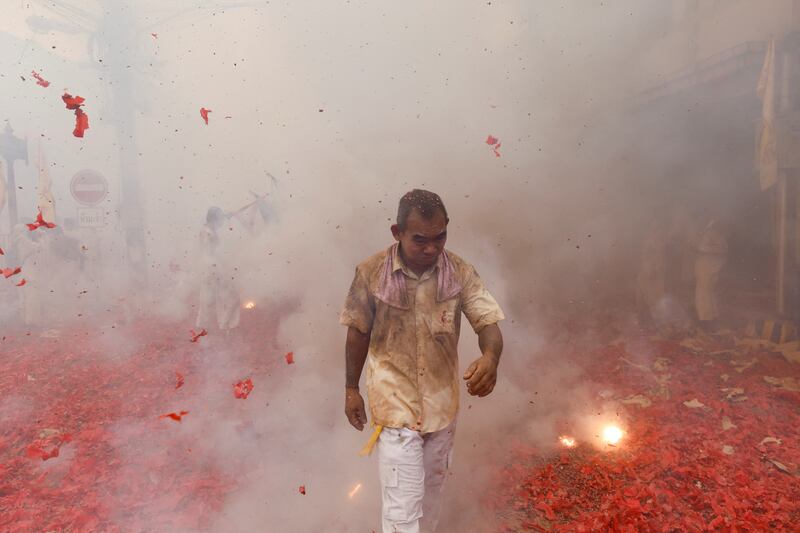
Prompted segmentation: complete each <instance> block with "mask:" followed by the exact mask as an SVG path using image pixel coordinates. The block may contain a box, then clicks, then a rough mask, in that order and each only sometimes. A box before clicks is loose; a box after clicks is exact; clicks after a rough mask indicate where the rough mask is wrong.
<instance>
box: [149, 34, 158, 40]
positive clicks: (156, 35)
mask: <svg viewBox="0 0 800 533" xmlns="http://www.w3.org/2000/svg"><path fill="white" fill-rule="evenodd" d="M150 35H151V36H152V37H153V39H158V34H157V33H151V34H150Z"/></svg>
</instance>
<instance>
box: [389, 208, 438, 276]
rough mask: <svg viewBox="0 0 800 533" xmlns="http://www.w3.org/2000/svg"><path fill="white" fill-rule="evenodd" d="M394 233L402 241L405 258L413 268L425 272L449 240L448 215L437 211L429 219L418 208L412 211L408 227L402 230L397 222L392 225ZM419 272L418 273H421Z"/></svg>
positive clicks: (401, 245)
mask: <svg viewBox="0 0 800 533" xmlns="http://www.w3.org/2000/svg"><path fill="white" fill-rule="evenodd" d="M392 235H394V238H395V240H396V241H398V242H399V243H400V249H401V250H402V252H403V260H404V261H405V262H406V265H408V267H409V268H410V269H411V270H414V271H419V272H424V271H425V270H427V269H429V268H430V267H432V266H433V265H434V264H435V263H436V260H437V259H438V258H439V254H441V253H442V250H444V243H445V242H446V241H447V217H445V216H444V213H442V212H441V211H438V210H437V211H436V213H435V214H434V215H433V217H432V218H431V219H430V220H428V219H426V218H425V217H423V216H422V215H421V214H420V213H419V211H417V210H416V209H414V210H412V211H411V214H410V215H408V220H407V221H406V228H405V230H404V231H400V228H399V227H398V226H397V224H395V225H393V226H392ZM419 272H418V273H419Z"/></svg>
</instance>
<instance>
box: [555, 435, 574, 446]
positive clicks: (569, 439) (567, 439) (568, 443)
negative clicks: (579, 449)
mask: <svg viewBox="0 0 800 533" xmlns="http://www.w3.org/2000/svg"><path fill="white" fill-rule="evenodd" d="M558 440H559V441H560V442H561V444H563V445H564V446H566V447H567V448H572V447H573V446H575V439H573V438H572V437H566V436H564V437H559V438H558Z"/></svg>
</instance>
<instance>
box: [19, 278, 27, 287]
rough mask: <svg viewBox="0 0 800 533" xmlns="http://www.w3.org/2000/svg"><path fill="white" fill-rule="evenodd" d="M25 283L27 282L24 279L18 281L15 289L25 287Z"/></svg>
mask: <svg viewBox="0 0 800 533" xmlns="http://www.w3.org/2000/svg"><path fill="white" fill-rule="evenodd" d="M26 283H27V280H26V279H25V278H22V279H21V280H20V282H19V283H17V287H22V286H23V285H25V284H26Z"/></svg>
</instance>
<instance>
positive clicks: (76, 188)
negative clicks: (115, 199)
mask: <svg viewBox="0 0 800 533" xmlns="http://www.w3.org/2000/svg"><path fill="white" fill-rule="evenodd" d="M69 192H71V193H72V197H73V198H75V201H76V202H78V203H81V204H83V205H97V204H99V203H100V202H102V201H103V200H104V199H105V197H106V195H107V194H108V181H106V178H105V177H104V176H103V175H102V174H100V173H99V172H97V171H96V170H81V171H80V172H78V173H77V174H75V175H74V176H73V177H72V181H71V182H70V183H69Z"/></svg>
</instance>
